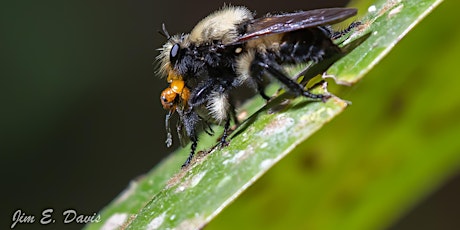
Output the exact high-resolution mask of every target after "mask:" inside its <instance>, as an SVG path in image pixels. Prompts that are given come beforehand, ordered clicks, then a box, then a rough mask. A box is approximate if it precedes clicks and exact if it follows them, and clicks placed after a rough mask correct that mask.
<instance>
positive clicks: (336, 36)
mask: <svg viewBox="0 0 460 230" xmlns="http://www.w3.org/2000/svg"><path fill="white" fill-rule="evenodd" d="M361 24H362V23H361V22H359V21H356V22H352V23H351V24H350V25H349V26H348V27H347V28H345V29H344V30H339V31H334V32H333V33H332V34H331V38H332V39H334V40H335V39H339V38H341V37H342V36H344V35H347V34H348V33H350V31H351V30H352V29H354V28H356V27H357V26H359V25H361Z"/></svg>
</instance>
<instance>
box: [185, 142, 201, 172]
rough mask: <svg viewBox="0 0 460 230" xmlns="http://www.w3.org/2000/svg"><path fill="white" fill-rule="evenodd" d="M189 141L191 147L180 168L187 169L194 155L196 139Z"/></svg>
mask: <svg viewBox="0 0 460 230" xmlns="http://www.w3.org/2000/svg"><path fill="white" fill-rule="evenodd" d="M190 140H191V141H192V147H191V149H190V154H189V155H188V157H187V160H186V161H185V162H184V164H182V168H185V167H187V166H188V165H189V164H190V162H191V161H192V159H193V155H195V151H196V146H197V144H198V138H197V137H196V136H195V137H190Z"/></svg>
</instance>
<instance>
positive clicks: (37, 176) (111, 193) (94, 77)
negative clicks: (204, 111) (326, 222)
mask: <svg viewBox="0 0 460 230" xmlns="http://www.w3.org/2000/svg"><path fill="white" fill-rule="evenodd" d="M346 2H347V1H328V2H327V3H326V2H325V1H320V0H318V1H311V0H310V1H303V2H302V1H276V2H267V1H250V2H249V1H248V2H244V1H232V4H233V5H246V6H247V7H248V8H250V9H252V10H255V11H256V12H257V14H258V15H262V14H264V13H266V12H272V11H292V10H298V9H311V8H318V7H331V6H340V5H345V4H346ZM222 5H223V3H222V2H220V1H213V2H205V1H193V3H192V1H185V2H179V1H167V2H162V3H158V2H154V1H151V2H148V1H139V2H138V1H136V2H134V1H126V2H111V1H110V2H109V1H107V2H99V1H94V2H93V1H89V2H82V1H72V2H67V1H65V2H64V1H55V2H48V3H46V2H43V1H29V2H25V1H9V2H8V3H5V2H3V3H2V6H1V7H0V17H1V37H0V42H1V43H0V47H1V62H0V63H1V64H0V65H1V69H0V76H1V77H0V102H1V104H0V105H1V117H0V130H1V131H0V157H1V160H0V162H1V163H0V170H1V171H0V175H1V176H2V177H1V178H2V184H3V186H2V190H3V193H2V194H3V199H2V200H3V201H2V204H1V213H0V220H1V225H0V226H2V228H5V226H10V225H11V218H12V215H13V213H14V212H15V211H16V210H18V209H21V210H22V211H24V212H25V213H27V214H29V215H35V216H37V217H40V214H41V212H42V211H43V210H44V209H47V208H52V209H53V210H54V214H55V216H56V221H57V223H56V224H54V225H52V226H46V229H53V228H54V227H59V226H58V223H62V219H61V213H62V212H63V211H65V210H67V209H75V210H76V211H77V212H78V213H80V214H86V215H92V214H93V213H95V212H98V211H99V210H101V209H102V208H103V207H104V206H105V205H106V204H108V203H109V202H110V201H111V200H112V199H114V198H115V196H116V195H117V194H119V193H120V192H121V191H122V190H123V189H124V188H125V187H126V186H127V185H128V183H129V181H130V180H132V179H134V178H136V177H137V176H139V175H141V174H143V173H146V172H147V171H148V170H150V169H151V168H152V167H153V166H154V165H155V164H156V163H157V162H158V161H159V160H161V159H162V158H163V157H165V156H166V155H167V154H168V153H169V152H171V151H172V150H173V149H174V148H173V149H167V148H166V146H165V144H164V140H165V131H164V115H165V112H164V111H163V109H162V107H161V104H160V103H159V93H160V92H161V90H162V89H163V88H165V87H166V82H165V81H164V79H159V78H158V76H156V75H155V73H154V71H155V69H154V65H153V62H154V60H155V57H156V56H157V55H158V51H157V50H156V49H157V48H159V47H160V46H161V45H162V44H163V43H164V38H163V37H162V36H161V35H159V34H158V33H157V30H158V29H160V27H161V23H162V22H165V23H166V25H167V28H168V30H169V32H170V33H171V34H175V33H179V32H187V31H190V30H191V29H192V28H193V26H194V25H195V24H196V23H197V22H198V21H199V20H200V19H201V18H203V17H204V16H206V15H208V14H209V13H210V12H212V11H214V10H216V9H218V8H220V7H221V6H222ZM457 180H458V179H457ZM458 184H459V183H453V182H451V183H450V184H449V186H448V187H445V188H444V189H442V190H441V192H440V193H439V195H438V196H435V197H434V198H431V200H429V201H426V202H424V204H425V205H424V206H422V207H421V208H420V209H418V210H419V211H418V212H424V210H425V211H426V207H429V205H430V204H432V203H430V202H436V204H438V205H442V204H443V203H442V202H438V201H437V200H434V199H439V198H442V197H443V196H444V194H449V193H452V191H459V186H458ZM447 203H448V201H447V200H446V204H447ZM427 205H428V206H427ZM416 213H417V211H416V212H415V214H414V212H413V213H411V214H409V218H408V219H407V220H410V219H411V218H413V215H416ZM415 219H416V218H415ZM404 221H406V220H403V222H402V223H400V226H405V225H404V224H407V223H406V222H404ZM398 226H399V225H397V226H396V227H395V229H397V228H398ZM406 226H407V225H406ZM60 227H63V226H62V225H61V226H60ZM65 227H66V228H75V229H79V228H81V227H82V225H78V224H71V225H65ZM32 228H44V227H43V226H40V225H39V224H37V223H35V224H32V225H21V226H18V227H17V229H32Z"/></svg>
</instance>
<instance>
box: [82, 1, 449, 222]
mask: <svg viewBox="0 0 460 230" xmlns="http://www.w3.org/2000/svg"><path fill="white" fill-rule="evenodd" d="M440 2H441V1H434V0H431V1H430V0H426V1H409V0H408V1H388V2H385V1H378V2H376V3H375V4H374V6H375V11H372V10H371V12H370V13H368V14H367V15H365V16H363V18H364V22H366V23H365V24H364V26H362V27H359V28H358V31H357V32H356V33H355V34H354V35H353V36H352V37H351V38H350V40H352V39H354V38H356V37H357V36H362V35H363V34H366V33H368V32H370V33H371V36H370V37H369V38H368V39H367V40H366V41H365V42H364V43H363V44H362V45H360V46H358V47H357V48H356V49H355V50H353V51H352V52H351V53H350V54H349V55H347V56H345V57H344V58H342V59H341V60H339V61H338V62H337V63H336V64H334V65H333V66H332V67H331V68H330V69H329V70H328V74H329V75H332V76H334V78H336V79H337V80H338V81H340V82H342V83H347V84H350V83H355V82H357V81H358V80H359V79H360V78H362V77H363V75H364V74H365V73H367V72H368V71H369V70H370V69H371V68H373V67H374V66H375V64H376V63H377V62H379V61H380V60H381V59H382V57H383V56H384V55H385V54H387V53H388V52H389V50H390V49H391V48H393V46H394V45H395V44H396V43H397V42H399V41H400V40H401V38H402V37H403V36H404V35H405V34H406V33H407V32H408V30H410V29H411V28H412V27H413V26H414V25H415V23H417V22H419V21H420V20H421V19H422V18H423V17H424V16H425V15H426V14H427V13H428V12H430V11H431V10H432V9H433V8H434V7H435V6H436V5H437V4H439V3H440ZM371 9H372V8H371ZM345 42H346V43H348V42H349V41H345ZM371 90H372V89H371ZM363 98H366V96H365V95H364V96H363ZM359 102H360V100H359V99H356V100H353V103H354V105H353V107H357V106H356V104H358V103H359ZM252 103H254V104H253V105H250V106H248V107H246V108H245V109H243V110H242V111H239V112H240V114H243V115H244V114H253V115H251V116H249V118H248V119H247V120H246V121H245V122H244V123H243V124H242V125H241V126H240V127H239V128H238V129H237V130H235V132H234V133H233V134H232V136H231V143H230V145H229V146H227V147H225V148H223V149H217V148H215V149H213V150H212V151H211V152H210V153H209V154H205V152H200V153H198V154H197V156H196V157H195V159H194V161H193V162H192V164H191V165H190V166H189V167H188V168H186V169H180V165H181V164H182V163H183V161H184V160H185V159H186V157H187V155H188V152H189V148H188V147H186V148H183V149H180V150H178V151H177V152H175V153H173V154H172V155H171V156H170V157H168V158H167V159H165V160H164V161H163V162H162V163H160V164H159V165H157V166H156V167H155V168H153V169H152V170H151V171H150V172H149V173H148V174H147V175H145V176H143V177H142V178H139V179H137V180H135V181H133V182H131V184H130V186H129V187H128V188H127V189H126V190H125V191H124V192H123V193H121V194H120V195H119V197H117V198H116V199H115V200H114V201H113V202H112V203H111V204H109V205H108V206H107V207H106V208H105V209H104V210H103V211H102V212H101V221H100V222H98V223H92V224H90V225H87V226H86V227H87V229H99V228H101V227H106V228H108V229H113V228H116V227H120V226H122V227H126V228H130V229H138V228H142V229H145V228H147V229H166V228H178V229H194V228H201V227H203V226H204V225H206V224H208V222H210V221H211V220H212V219H213V218H214V217H215V216H216V215H217V214H218V213H220V212H221V211H222V210H223V208H225V207H226V206H228V205H229V204H230V203H231V202H233V201H234V200H235V199H236V198H237V197H238V196H239V195H240V194H241V193H242V192H243V191H245V190H247V189H248V187H249V186H250V185H251V184H253V183H254V182H255V181H256V180H257V179H258V178H260V177H261V176H262V175H263V174H264V173H265V172H267V170H269V169H270V168H272V166H274V165H275V164H276V163H277V162H278V161H279V160H281V159H282V158H283V157H285V156H286V155H287V154H288V153H292V152H294V153H293V154H295V152H296V151H297V152H299V151H301V152H304V151H303V150H302V149H299V147H296V146H299V145H300V147H302V146H304V145H308V144H314V143H321V144H320V145H319V146H317V148H319V149H325V150H331V151H330V152H329V153H330V154H333V153H334V152H342V151H345V150H342V149H337V148H335V146H334V145H331V144H328V143H329V142H330V141H332V140H335V139H338V140H339V141H344V142H350V143H353V144H354V145H352V146H351V147H348V149H346V150H348V151H349V152H351V153H353V150H356V149H363V151H355V153H354V154H350V156H349V158H346V156H345V155H343V156H342V155H341V157H339V158H337V157H335V156H334V155H327V154H325V155H322V154H314V151H313V152H312V151H307V152H308V153H310V154H307V156H306V157H307V158H306V160H304V161H301V162H304V164H307V165H308V167H310V168H316V167H319V169H320V171H321V170H323V171H324V172H326V173H318V174H315V173H314V172H313V173H311V174H309V175H308V176H307V177H306V178H302V177H301V176H299V174H298V172H297V174H296V172H295V171H296V168H295V167H290V166H285V167H284V168H282V169H278V174H276V175H279V176H278V178H280V179H279V180H278V181H277V182H278V185H279V186H275V187H283V185H286V186H292V184H288V183H287V181H288V180H287V179H286V178H289V180H292V179H294V180H295V179H299V178H302V179H303V180H299V181H297V183H296V184H299V186H300V185H303V184H307V185H306V187H299V192H298V193H295V195H294V196H292V197H284V196H280V197H279V198H280V199H281V200H282V201H286V202H287V203H289V204H291V205H292V206H294V207H297V209H295V210H297V212H298V213H301V216H304V217H305V218H307V219H308V220H311V222H310V223H309V224H306V225H305V227H312V228H331V229H334V227H335V229H338V228H340V226H341V225H340V223H341V221H343V219H341V218H343V217H344V216H345V217H350V216H346V215H339V214H340V213H341V212H342V211H343V212H345V211H347V210H353V208H354V207H358V209H357V210H358V211H359V212H358V213H355V212H349V213H354V215H352V216H351V217H350V218H349V220H348V222H347V223H348V227H350V226H352V227H356V226H358V227H363V226H366V227H369V226H372V227H379V228H381V227H382V225H383V224H385V223H387V222H385V221H382V219H383V220H386V221H388V219H391V218H395V217H394V216H395V215H396V214H393V215H383V217H384V218H379V216H376V215H375V213H373V212H369V213H371V214H374V215H371V214H369V215H367V213H368V212H365V211H369V209H371V208H372V206H370V205H369V206H366V203H365V202H366V201H368V202H369V203H372V204H379V205H383V204H386V203H387V202H390V201H392V202H390V203H391V204H394V205H393V206H391V207H393V208H392V209H390V208H388V209H387V212H388V210H393V213H399V212H401V211H395V209H396V210H399V209H398V207H401V206H398V203H396V204H395V201H399V202H400V203H403V204H404V205H405V206H404V207H407V206H408V205H409V204H408V202H401V199H402V198H401V197H404V196H403V195H401V194H406V193H401V192H400V193H398V192H397V191H392V192H394V194H393V193H390V196H388V197H384V198H381V199H380V200H378V199H375V197H374V196H372V195H373V193H372V192H375V191H377V190H378V189H383V188H385V186H389V185H390V184H391V183H392V182H393V183H395V184H397V185H404V182H405V181H406V179H407V180H409V179H410V178H411V175H413V174H415V175H417V173H418V171H417V172H411V171H410V168H409V169H407V171H408V172H406V174H402V176H401V177H399V178H398V177H396V178H394V177H393V180H391V179H388V180H385V181H384V182H382V183H381V184H377V185H375V186H371V187H367V185H368V184H369V183H370V181H373V180H374V179H378V178H379V176H380V175H382V174H381V172H386V170H389V169H395V167H397V166H398V167H401V166H400V165H399V164H403V165H404V163H405V162H406V160H407V159H406V158H408V159H411V160H412V159H413V158H410V157H408V156H407V155H404V154H402V155H401V156H400V157H398V155H397V154H400V151H394V153H392V152H389V153H388V152H386V151H384V152H377V153H374V154H373V155H371V156H366V149H367V150H369V149H374V148H375V149H378V147H379V146H384V144H385V143H391V141H392V140H395V139H396V140H399V139H398V138H400V139H404V134H406V133H407V132H409V131H408V130H405V129H404V128H401V130H399V131H401V133H400V135H399V136H391V137H386V138H384V139H383V140H382V142H380V141H378V142H375V143H366V142H364V143H362V142H356V140H355V139H353V136H352V135H349V134H348V133H356V132H357V131H360V132H364V133H366V132H372V130H368V129H367V130H366V129H365V128H362V126H360V127H361V129H357V131H354V132H352V131H353V130H354V127H347V126H345V128H344V126H342V127H341V128H342V129H341V130H339V131H337V130H336V132H334V133H330V134H325V135H323V140H322V141H321V140H315V141H314V142H312V140H311V139H315V136H316V135H315V136H313V137H312V138H310V141H307V142H306V139H307V138H308V137H309V136H311V135H312V134H313V133H314V132H316V131H317V130H319V129H320V128H321V127H322V126H323V125H324V124H325V123H327V122H329V121H330V120H331V119H332V118H333V117H335V116H336V115H338V114H339V113H341V112H342V111H343V110H344V109H345V108H346V107H347V103H346V102H344V101H342V100H341V99H339V98H335V97H333V98H332V99H330V100H328V101H327V102H326V103H322V102H311V101H308V100H306V99H304V98H295V99H292V98H288V97H287V96H285V95H281V96H280V97H278V98H276V99H275V100H273V101H272V102H270V103H269V104H267V105H266V106H263V107H262V108H261V105H263V102H262V100H261V99H260V98H255V101H253V102H252ZM370 105H372V103H370ZM254 111H257V112H255V113H254ZM377 112H378V111H375V110H373V109H372V107H371V108H370V109H369V111H368V113H369V114H378V113H377ZM365 114H366V113H363V115H361V116H362V117H367V115H366V116H365ZM355 116H357V119H358V120H361V121H362V122H363V123H365V124H368V123H366V120H364V119H360V117H359V116H360V114H357V115H356V114H355ZM341 117H342V116H341ZM355 118H356V117H355ZM431 122H434V123H433V125H436V124H437V123H436V121H431ZM332 126H334V125H332ZM328 127H331V126H328ZM328 127H325V128H326V129H327V128H328ZM323 129H324V128H323ZM382 129H383V130H385V127H382ZM216 133H219V131H218V130H216ZM320 133H321V132H320ZM448 134H450V133H448ZM448 134H446V135H448ZM216 139H217V137H209V136H207V135H201V136H200V144H199V146H198V149H199V150H207V149H211V148H212V147H213V146H214V145H215V144H216V143H217V140H216ZM409 141H416V140H409ZM332 143H335V142H332ZM442 143H443V142H441V141H440V142H439V143H438V145H441V144H442ZM403 150H407V152H410V151H409V150H410V149H403ZM304 153H305V152H304ZM449 153H450V152H449ZM385 154H388V155H385ZM384 155H385V157H384V158H383V160H385V159H387V161H384V162H383V163H382V162H377V160H378V159H380V158H372V157H373V156H380V157H381V156H384ZM410 156H412V155H410ZM289 159H290V158H289V157H288V158H287V159H286V160H287V161H288V162H289ZM392 159H396V163H395V162H394V161H393V160H392ZM286 160H285V161H286ZM457 160H458V158H457ZM295 162H297V161H295ZM417 162H418V163H419V161H417ZM439 162H442V163H443V164H442V165H443V166H445V162H444V161H441V160H440V161H439ZM456 162H457V163H458V161H456ZM291 163H292V160H291ZM429 163H430V161H424V164H425V165H426V167H428V168H429V167H434V168H439V167H440V166H439V165H441V163H439V164H438V165H437V166H438V167H435V166H431V165H430V164H429ZM451 163H452V164H453V162H451ZM295 164H296V163H294V165H295ZM395 164H397V165H396V166H395ZM413 164H415V163H413ZM318 165H319V166H318ZM453 165H455V164H453ZM281 166H282V164H281ZM291 166H292V165H291ZM452 167H453V166H451V167H448V169H452ZM274 170H277V167H275V168H274ZM280 170H281V172H279V171H280ZM419 170H421V169H419ZM271 171H273V170H271ZM292 171H294V172H292ZM323 171H321V172H323ZM450 171H452V170H447V169H446V170H443V171H442V173H441V172H440V173H438V174H436V175H437V176H438V177H439V178H443V177H442V175H444V177H445V176H446V175H448V173H449V172H450ZM285 172H288V173H287V174H285ZM342 174H343V175H346V176H345V177H341V176H338V175H342ZM425 174H426V173H425ZM425 174H423V175H425ZM393 176H394V175H393ZM389 178H390V177H389ZM305 180H306V181H305ZM410 181H412V183H408V185H407V186H401V188H405V187H409V188H412V189H414V188H420V187H422V186H421V185H420V184H421V183H423V181H421V180H420V178H419V181H418V182H417V181H415V182H414V181H413V180H410ZM309 185H311V186H309ZM313 185H314V186H313ZM409 185H411V186H409ZM294 188H297V187H294ZM402 190H403V191H406V192H407V190H404V189H402ZM270 191H271V190H270ZM275 191H277V190H274V191H273V192H275ZM398 191H399V190H398ZM410 191H412V190H410ZM356 194H360V195H363V199H361V200H358V201H359V202H360V203H358V205H356V204H355V203H353V202H352V201H355V200H354V199H351V198H355V196H356ZM267 196H268V195H267V193H266V192H265V193H262V195H261V196H255V197H252V198H251V200H253V201H256V202H257V201H258V200H259V199H258V197H260V198H263V197H267ZM304 197H305V199H306V200H307V201H306V203H307V204H310V205H309V206H308V207H305V206H304V204H305V203H296V201H297V200H299V199H301V198H304ZM350 197H351V198H350ZM395 197H396V198H395ZM391 198H393V199H391ZM397 198H398V199H397ZM350 200H351V201H350ZM236 201H237V202H236V203H235V204H234V205H232V206H233V207H235V208H233V210H234V211H233V215H232V216H233V218H232V217H230V219H234V218H235V217H237V218H236V219H235V220H233V222H229V221H223V222H225V224H220V225H219V218H217V219H216V223H215V226H214V227H216V228H218V229H221V228H225V227H228V228H229V229H230V228H232V226H233V227H234V226H235V225H238V222H239V221H240V220H243V219H245V218H246V219H247V221H246V222H244V223H245V225H244V226H245V227H246V228H248V229H250V228H251V227H254V228H257V227H260V226H266V225H267V224H265V225H264V222H263V221H262V220H261V221H262V223H261V222H257V220H258V218H257V217H258V214H259V213H271V212H274V213H275V212H276V208H275V209H273V208H271V207H270V206H269V207H267V206H266V205H269V204H272V203H275V202H265V203H263V202H262V203H263V204H265V206H260V205H259V206H257V205H254V207H256V208H252V206H251V207H245V208H242V207H243V206H244V204H239V203H238V199H236ZM246 201H247V200H246ZM337 201H340V202H343V204H345V205H347V206H345V207H344V206H340V205H339V204H341V203H340V202H339V204H336V203H334V202H337ZM409 203H410V202H409ZM359 204H361V205H362V206H364V208H360V207H361V206H359ZM257 207H259V208H258V209H257ZM334 207H335V208H338V207H340V209H339V210H338V211H337V210H336V211H331V210H335V209H334ZM395 207H396V208H395ZM283 208H284V209H283ZM231 210H232V208H230V209H229V210H228V211H229V212H232V211H231ZM279 210H280V211H279V212H278V213H280V214H281V215H280V216H277V218H281V219H282V220H284V221H282V222H280V224H279V225H269V226H267V227H272V228H276V227H287V226H290V227H291V228H293V227H297V228H299V226H300V225H289V223H299V221H297V222H296V221H295V220H294V219H295V218H297V219H299V217H298V216H297V217H292V218H289V217H286V218H284V219H283V218H282V213H283V212H284V211H286V210H288V209H286V208H285V207H282V208H281V209H279ZM344 210H345V211H344ZM337 213H339V214H337ZM264 217H265V218H264V219H263V220H267V217H266V216H264ZM222 218H224V219H223V220H225V215H224V216H222ZM297 219H296V220H297ZM300 219H302V218H300ZM251 220H252V224H253V226H251ZM285 221H286V222H285ZM221 223H222V222H221ZM268 223H271V222H270V219H268ZM370 223H372V224H370ZM374 223H380V224H374ZM324 226H326V227H324ZM210 227H211V228H212V227H213V222H211V225H210ZM234 228H235V227H234ZM288 228H289V227H288ZM300 228H302V229H303V227H300ZM341 229H344V228H341ZM350 229H353V228H350Z"/></svg>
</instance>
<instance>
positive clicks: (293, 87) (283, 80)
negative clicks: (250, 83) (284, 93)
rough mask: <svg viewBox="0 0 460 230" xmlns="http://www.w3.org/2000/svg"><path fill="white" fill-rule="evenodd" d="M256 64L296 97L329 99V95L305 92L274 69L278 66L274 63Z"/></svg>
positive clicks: (259, 62) (260, 62)
mask: <svg viewBox="0 0 460 230" xmlns="http://www.w3.org/2000/svg"><path fill="white" fill-rule="evenodd" d="M256 64H257V65H259V66H261V67H262V68H264V69H266V70H267V71H268V72H269V73H270V74H271V75H272V76H273V77H275V78H276V79H278V80H279V81H280V82H281V83H283V84H284V85H285V86H287V87H288V88H289V90H290V91H291V92H293V93H294V94H295V95H298V96H299V95H302V96H304V97H308V98H312V99H321V100H323V101H324V100H326V99H328V98H329V97H330V95H323V94H314V93H310V92H308V91H305V90H304V89H303V87H302V86H301V85H300V84H298V83H297V82H295V81H294V80H292V79H290V78H289V77H287V76H286V75H285V74H284V73H283V72H282V71H281V70H278V68H276V67H275V66H278V64H276V63H270V64H267V63H265V62H262V61H257V62H256Z"/></svg>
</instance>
